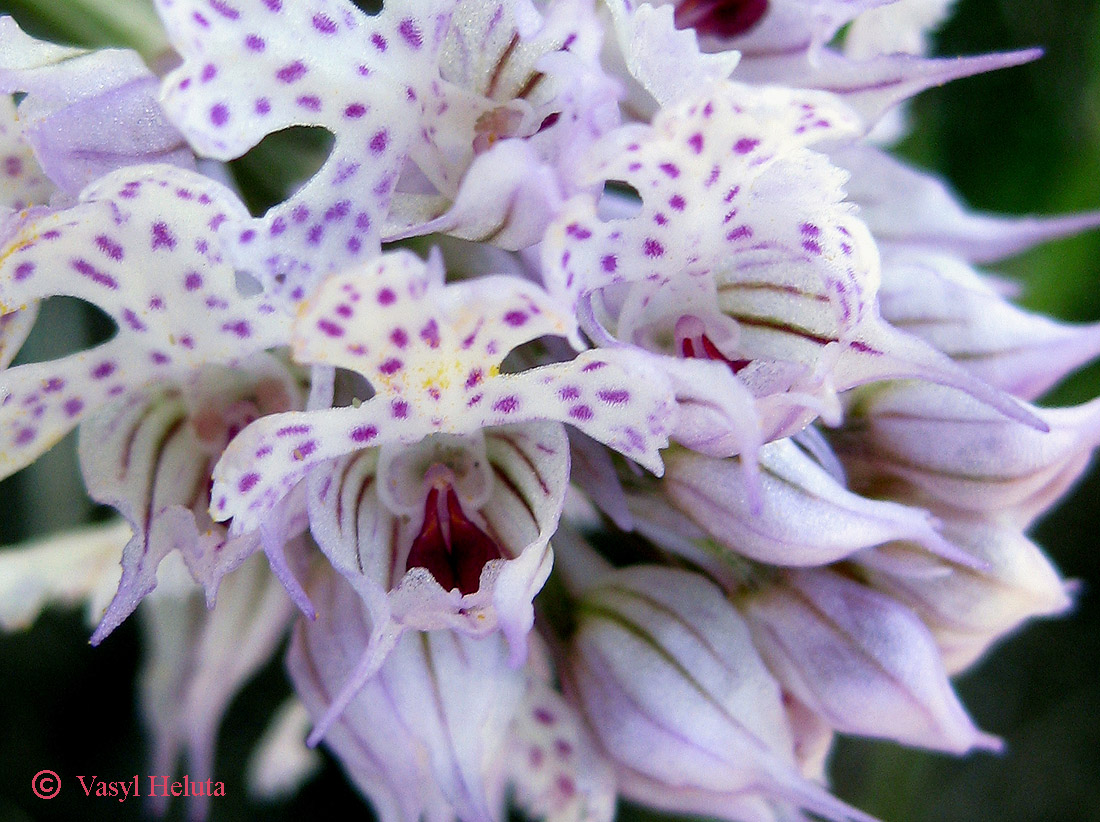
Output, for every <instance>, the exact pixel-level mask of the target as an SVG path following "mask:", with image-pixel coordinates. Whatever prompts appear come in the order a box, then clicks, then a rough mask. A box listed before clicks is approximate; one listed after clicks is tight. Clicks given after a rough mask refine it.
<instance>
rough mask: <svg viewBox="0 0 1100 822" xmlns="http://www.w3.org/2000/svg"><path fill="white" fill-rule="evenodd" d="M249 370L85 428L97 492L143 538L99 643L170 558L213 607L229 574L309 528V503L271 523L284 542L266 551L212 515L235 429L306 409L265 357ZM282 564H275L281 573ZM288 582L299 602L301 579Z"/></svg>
mask: <svg viewBox="0 0 1100 822" xmlns="http://www.w3.org/2000/svg"><path fill="white" fill-rule="evenodd" d="M247 366H248V367H247V369H245V370H242V371H236V370H228V369H226V370H220V369H215V368H209V369H206V370H205V371H203V372H201V373H200V374H199V375H197V376H196V377H195V378H194V379H192V380H189V381H187V382H181V383H180V384H179V385H178V386H177V387H171V386H165V387H162V388H160V390H158V391H152V390H150V391H146V392H136V393H133V394H130V395H128V396H127V397H125V398H124V399H123V400H121V401H120V402H119V403H116V404H115V405H113V406H111V407H110V408H109V409H105V410H103V411H101V412H99V413H97V414H95V415H94V416H92V417H91V418H90V419H88V420H86V421H85V422H84V423H83V424H82V425H81V427H80V438H79V448H78V450H79V454H80V461H81V470H82V472H83V474H84V477H85V482H86V483H87V485H88V488H89V489H90V493H91V495H92V497H93V498H94V499H96V500H97V501H98V502H101V503H106V504H108V505H111V506H112V507H114V508H115V509H116V510H118V511H119V512H120V513H121V514H122V515H123V516H125V517H126V519H127V520H128V521H129V522H130V524H131V526H132V528H133V531H134V536H133V538H132V539H131V540H130V542H129V544H128V545H127V546H126V548H125V550H124V551H123V553H122V568H123V574H122V579H121V581H120V583H119V587H118V591H117V593H116V595H115V597H114V599H113V600H112V601H111V603H110V606H109V607H108V608H107V610H106V612H105V614H104V616H103V619H102V621H101V623H100V625H99V627H98V628H97V629H96V632H95V634H94V635H93V636H92V643H93V644H98V643H99V642H101V641H102V640H103V639H104V638H105V637H106V636H107V634H108V633H110V631H112V630H113V629H114V628H115V627H117V625H118V624H119V623H121V622H122V620H124V619H125V618H126V617H127V616H129V615H130V613H132V612H133V610H134V608H135V607H136V606H137V604H138V603H139V602H140V601H141V599H142V598H143V597H144V596H146V595H147V594H148V593H149V592H150V591H152V590H153V588H154V587H155V586H156V583H157V576H156V574H157V566H158V565H159V564H160V562H161V560H162V559H163V558H164V557H165V556H166V555H167V554H168V553H169V552H171V551H179V552H180V553H181V554H182V556H183V559H184V561H185V562H186V564H187V567H188V570H189V571H190V572H191V575H192V577H193V578H194V579H195V581H196V582H198V583H199V584H200V585H201V586H202V587H203V589H204V591H205V594H206V601H207V606H208V607H211V608H213V606H214V601H215V598H216V596H217V591H218V587H219V585H220V583H221V580H222V579H223V577H225V575H226V574H228V573H230V572H231V571H233V570H234V569H236V568H237V567H238V566H239V565H240V564H241V563H242V562H244V560H245V559H247V558H248V556H250V555H251V554H253V553H255V552H256V551H257V550H260V548H261V546H262V547H264V548H265V549H266V550H267V553H268V554H269V556H270V555H271V554H272V552H273V551H277V552H279V554H280V556H281V550H282V546H283V544H284V543H285V542H286V541H287V539H288V538H290V537H293V536H297V535H298V534H301V533H302V532H303V531H304V530H305V528H306V527H307V523H306V519H305V502H304V499H303V498H302V497H301V496H300V495H299V497H298V498H290V499H288V501H287V504H286V505H285V506H283V507H282V508H281V509H280V510H279V511H277V512H274V513H273V515H272V516H271V517H269V520H268V526H269V529H268V530H274V529H275V527H276V526H279V528H278V530H279V533H278V536H277V538H276V539H273V540H272V539H269V540H266V541H265V542H264V543H263V545H262V542H261V534H257V533H248V534H243V535H241V536H239V537H230V536H229V535H228V534H227V533H226V530H225V528H224V526H221V525H216V524H214V523H212V522H211V521H210V518H209V515H208V514H207V508H208V506H209V492H208V488H209V483H210V471H211V468H212V467H213V464H214V462H215V461H216V459H217V455H218V454H219V453H220V450H221V449H222V448H224V447H225V442H226V440H227V439H228V437H229V436H230V435H231V433H232V430H234V429H239V428H240V427H241V426H242V425H244V424H245V423H246V422H247V421H248V419H249V418H251V417H254V416H257V415H259V414H261V413H263V412H264V411H268V412H269V411H271V410H272V407H271V406H272V405H274V407H275V408H284V407H286V406H287V405H288V404H289V405H294V404H299V403H300V401H299V402H295V401H294V400H293V399H289V400H288V398H290V397H293V396H294V395H295V394H296V393H297V386H296V385H295V384H294V380H293V377H292V376H291V375H290V374H289V373H288V372H287V369H286V368H285V366H283V365H282V364H281V363H279V362H278V361H277V360H275V359H274V358H269V357H267V356H266V355H262V356H258V357H254V358H253V359H252V360H250V361H249V362H248V364H247ZM257 397H259V399H257ZM264 400H267V403H266V404H265V402H264ZM284 520H285V521H284ZM278 560H279V556H276V557H275V558H274V560H273V561H272V562H271V565H272V568H273V569H275V570H276V571H278V570H279V562H278ZM279 576H280V578H282V579H283V580H284V582H287V590H288V591H290V592H291V593H292V595H293V594H294V593H295V592H296V591H295V585H294V583H293V580H292V579H291V580H287V579H286V576H287V575H286V574H279ZM296 600H297V601H299V602H300V600H301V598H300V597H296Z"/></svg>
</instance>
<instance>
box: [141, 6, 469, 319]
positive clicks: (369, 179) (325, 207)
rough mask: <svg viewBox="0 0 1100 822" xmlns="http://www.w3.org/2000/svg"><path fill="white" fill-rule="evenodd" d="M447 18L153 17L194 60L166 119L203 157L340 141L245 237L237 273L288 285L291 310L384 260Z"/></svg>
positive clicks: (403, 10)
mask: <svg viewBox="0 0 1100 822" xmlns="http://www.w3.org/2000/svg"><path fill="white" fill-rule="evenodd" d="M451 5H452V4H451V3H450V2H448V0H416V2H413V3H387V4H386V5H385V7H384V8H383V10H382V12H381V13H380V14H378V15H377V16H375V17H368V16H366V15H365V14H364V13H363V12H361V11H359V10H358V9H357V8H356V7H355V6H353V5H352V4H351V3H350V2H345V0H309V2H288V1H286V0H159V2H158V3H157V7H158V10H159V11H160V13H161V16H162V18H163V19H164V22H165V26H166V27H167V29H168V33H169V37H170V38H171V40H172V43H173V44H174V45H175V47H176V49H177V50H178V51H179V52H180V53H181V54H182V56H183V58H184V62H183V65H182V66H180V68H178V69H176V70H175V71H173V72H172V73H171V74H169V75H168V76H167V77H166V78H165V80H164V86H163V95H164V105H165V108H166V109H167V110H168V112H169V114H170V116H171V117H172V118H173V120H174V122H175V123H176V124H177V125H178V126H179V127H180V129H181V130H182V131H183V132H184V134H186V135H187V138H188V140H189V141H190V142H191V144H192V145H193V146H195V149H196V150H197V151H198V152H199V153H200V154H204V155H208V156H211V157H215V158H218V159H225V160H228V159H231V158H233V157H239V156H240V155H242V154H244V153H245V152H246V151H247V150H248V149H250V148H252V147H253V146H254V145H256V144H257V143H259V142H260V140H261V139H263V138H264V137H265V136H266V135H268V134H271V133H273V132H275V131H278V130H281V129H284V128H287V127H289V126H295V125H310V126H321V127H323V128H325V129H327V130H328V131H330V132H331V133H332V134H333V135H334V136H335V138H336V139H335V144H334V146H333V149H332V153H331V154H330V155H329V157H328V159H327V160H326V161H325V164H324V165H323V166H322V167H321V169H320V170H319V171H318V172H317V174H315V175H314V177H313V178H312V179H311V180H310V181H309V182H308V183H307V184H306V185H305V186H304V187H303V188H302V189H301V190H299V191H298V192H296V193H295V194H294V195H293V196H292V197H291V198H290V199H289V200H287V201H286V202H284V203H282V204H281V205H278V206H276V207H275V208H273V209H271V210H270V211H269V212H268V213H267V214H266V215H264V217H262V218H260V219H258V220H256V221H254V223H253V224H252V226H251V228H250V229H249V230H248V231H246V232H243V233H241V234H240V235H239V237H238V247H237V249H236V252H237V254H238V256H239V257H240V259H242V260H246V261H248V266H247V267H248V268H249V269H250V270H254V271H257V272H262V273H263V276H264V278H265V280H266V281H269V282H270V283H271V285H272V286H273V287H275V285H276V284H277V283H278V281H279V280H281V279H283V278H286V287H287V292H288V294H289V296H290V297H291V299H293V300H297V299H299V298H300V297H301V296H302V292H298V291H296V290H295V289H296V288H300V287H308V286H309V285H310V283H311V281H312V280H313V278H314V277H316V276H317V275H320V274H323V273H326V272H328V271H331V270H333V269H339V268H343V267H345V266H347V265H348V264H351V263H354V262H358V261H361V260H364V259H368V258H369V257H371V256H373V255H375V254H377V253H378V250H379V236H380V235H379V231H380V229H381V226H382V221H383V218H384V217H385V214H386V211H387V209H388V206H389V201H390V197H391V194H392V193H393V190H394V186H395V185H396V183H397V177H398V174H399V172H400V169H401V165H402V163H403V162H404V160H405V157H406V156H407V152H408V150H409V146H410V143H411V141H412V140H413V138H414V135H415V134H416V133H417V132H418V130H419V121H420V116H421V106H422V100H421V97H420V93H418V91H417V90H416V89H417V88H418V87H419V86H420V85H421V84H422V83H425V82H427V80H428V79H429V78H431V77H432V76H433V75H435V74H436V72H437V69H436V52H437V49H438V47H439V43H440V39H441V36H442V34H443V33H444V32H445V30H446V25H445V24H446V21H447V19H448V14H449V10H450V6H451Z"/></svg>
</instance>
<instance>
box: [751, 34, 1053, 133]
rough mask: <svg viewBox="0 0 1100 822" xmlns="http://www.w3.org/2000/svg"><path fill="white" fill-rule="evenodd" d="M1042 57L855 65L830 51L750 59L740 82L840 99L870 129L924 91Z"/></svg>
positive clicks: (1019, 54) (876, 60)
mask: <svg viewBox="0 0 1100 822" xmlns="http://www.w3.org/2000/svg"><path fill="white" fill-rule="evenodd" d="M1041 55H1042V52H1040V51H1039V50H1038V49H1028V50H1024V51H1012V52H1005V53H1002V54H983V55H981V56H978V57H951V58H924V57H917V56H914V55H910V54H887V55H881V56H877V57H873V58H870V59H866V60H853V59H851V58H849V57H845V56H843V55H841V54H838V53H837V52H835V51H832V50H830V49H823V50H822V51H821V52H820V53H817V54H815V55H813V56H812V57H811V56H808V55H806V54H804V53H803V54H790V55H777V56H774V57H768V58H761V59H746V60H744V61H743V62H742V64H741V66H740V67H739V68H738V71H737V74H736V77H737V79H738V80H739V81H741V82H747V83H778V84H783V85H791V86H795V87H797V88H813V89H821V90H822V91H828V92H831V93H833V94H836V95H837V96H838V97H840V98H841V99H842V100H843V101H844V102H845V103H846V104H847V105H848V106H850V107H851V108H852V109H853V110H854V111H856V112H858V113H859V115H860V116H861V117H862V118H863V123H864V127H865V129H866V130H870V129H871V128H872V127H873V126H874V125H875V124H876V123H877V122H878V121H879V120H880V119H882V117H883V116H884V115H885V114H886V113H887V112H888V111H890V110H891V109H892V108H894V107H895V106H897V105H898V104H899V103H902V102H903V101H905V100H907V99H909V98H910V97H913V96H915V95H917V94H919V93H920V92H922V91H924V90H925V89H928V88H932V87H934V86H941V85H943V84H945V83H949V82H951V81H952V80H957V79H959V78H961V77H970V76H972V75H974V74H981V73H983V72H987V71H997V70H998V69H1003V68H1008V67H1011V66H1018V65H1021V64H1023V63H1028V62H1031V61H1032V60H1036V59H1038V58H1039V57H1040V56H1041Z"/></svg>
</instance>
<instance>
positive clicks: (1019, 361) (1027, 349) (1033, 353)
mask: <svg viewBox="0 0 1100 822" xmlns="http://www.w3.org/2000/svg"><path fill="white" fill-rule="evenodd" d="M879 307H880V309H881V310H882V315H883V317H885V318H886V320H887V321H888V322H889V323H890V324H891V325H892V326H894V327H895V328H899V329H901V330H902V331H906V332H908V333H911V334H914V335H916V336H918V337H920V338H921V339H922V340H924V341H925V342H927V343H929V344H930V345H932V346H933V347H935V348H936V349H938V350H940V351H942V352H944V353H945V354H947V355H948V356H949V357H951V358H952V359H953V360H955V362H957V363H959V365H961V366H962V367H963V368H965V369H966V370H967V371H969V372H970V373H971V374H973V375H974V376H976V377H978V378H979V379H982V380H984V381H985V382H988V383H989V384H990V385H993V386H995V387H996V388H999V389H1001V390H1002V391H1007V392H1008V393H1010V394H1012V395H1013V396H1016V397H1020V398H1021V399H1025V400H1034V399H1035V398H1037V397H1039V396H1041V395H1042V394H1043V393H1044V392H1046V391H1047V389H1049V388H1051V387H1052V386H1054V385H1055V384H1056V383H1058V382H1059V381H1061V380H1062V379H1063V378H1064V377H1065V376H1066V375H1067V374H1069V373H1071V372H1072V371H1074V370H1075V369H1077V368H1079V367H1081V366H1082V365H1084V364H1086V363H1088V362H1089V361H1091V360H1093V359H1094V358H1095V357H1097V355H1100V324H1092V325H1069V324H1067V323H1061V322H1057V321H1055V320H1052V319H1050V318H1048V317H1045V316H1043V315H1041V314H1034V313H1031V312H1029V311H1025V310H1023V309H1021V308H1018V307H1016V306H1015V305H1013V304H1012V303H1010V302H1009V301H1008V300H1007V299H1005V298H1004V296H1002V294H1001V293H1000V292H999V291H998V290H997V289H996V288H995V287H994V285H993V284H991V283H990V282H989V281H988V280H987V279H986V278H983V277H982V276H981V275H980V274H979V273H978V272H976V271H975V270H973V269H972V268H971V267H970V266H969V265H967V264H966V263H965V262H963V261H962V260H960V259H958V258H956V257H951V256H947V255H943V254H939V253H936V252H931V251H924V250H919V249H910V248H906V247H896V248H893V249H891V250H890V251H888V252H886V253H885V254H884V257H883V281H882V287H881V288H880V290H879Z"/></svg>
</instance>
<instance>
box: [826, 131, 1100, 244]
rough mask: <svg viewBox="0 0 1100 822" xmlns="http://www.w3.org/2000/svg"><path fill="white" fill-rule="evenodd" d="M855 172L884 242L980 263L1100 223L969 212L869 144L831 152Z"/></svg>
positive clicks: (934, 182)
mask: <svg viewBox="0 0 1100 822" xmlns="http://www.w3.org/2000/svg"><path fill="white" fill-rule="evenodd" d="M830 156H831V157H832V158H833V159H834V160H835V161H836V162H837V163H838V164H839V165H840V166H842V167H843V168H846V169H848V171H850V172H851V173H852V177H851V179H850V180H849V181H848V185H847V189H848V196H849V197H850V198H851V199H852V200H853V201H854V202H856V203H858V204H859V206H860V215H861V216H862V217H863V219H864V220H866V221H867V224H868V226H870V228H871V231H873V232H874V235H875V237H876V238H877V239H878V241H879V242H880V243H888V244H892V243H897V244H899V245H906V246H912V247H916V248H925V249H928V250H931V251H944V252H949V253H951V254H955V255H958V256H960V257H962V258H963V259H965V260H969V261H970V262H976V263H988V262H995V261H996V260H1001V259H1004V258H1006V257H1011V256H1013V255H1015V254H1019V253H1020V252H1022V251H1026V250H1027V249H1029V248H1031V247H1032V246H1036V245H1038V244H1040V243H1045V242H1047V241H1049V240H1054V239H1058V238H1059V237H1068V236H1071V235H1073V234H1078V233H1080V232H1082V231H1087V230H1088V229H1091V228H1096V227H1097V226H1100V212H1089V213H1085V214H1072V215H1067V216H1063V217H1004V216H996V215H989V214H981V213H974V212H970V211H967V210H966V209H965V208H964V206H963V205H962V203H961V202H960V201H959V198H958V197H957V195H955V193H954V192H952V191H951V190H950V189H949V188H948V186H947V185H946V183H944V182H943V181H942V180H940V179H939V178H937V177H934V176H932V175H930V174H928V173H926V172H923V171H918V170H917V169H915V168H912V167H911V166H908V165H906V164H904V163H902V162H901V161H899V160H896V159H894V158H893V157H890V156H889V155H887V154H886V153H884V152H882V151H880V150H878V149H876V148H873V147H872V146H868V145H858V146H852V147H850V148H845V149H844V150H841V151H836V152H833V153H831V155H830Z"/></svg>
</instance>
